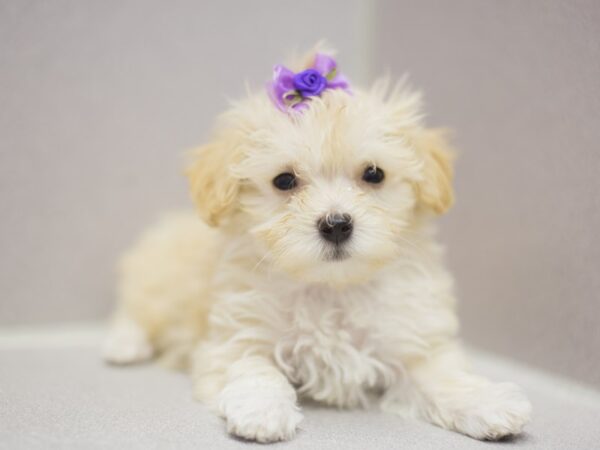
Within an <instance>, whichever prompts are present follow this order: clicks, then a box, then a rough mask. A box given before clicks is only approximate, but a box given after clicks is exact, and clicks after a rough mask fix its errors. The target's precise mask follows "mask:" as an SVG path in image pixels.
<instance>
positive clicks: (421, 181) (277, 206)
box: [105, 56, 531, 442]
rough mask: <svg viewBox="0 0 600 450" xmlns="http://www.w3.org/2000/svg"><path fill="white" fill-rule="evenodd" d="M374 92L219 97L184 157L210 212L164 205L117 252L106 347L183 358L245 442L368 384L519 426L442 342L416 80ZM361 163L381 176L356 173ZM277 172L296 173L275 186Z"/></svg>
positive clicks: (438, 143)
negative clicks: (328, 235)
mask: <svg viewBox="0 0 600 450" xmlns="http://www.w3.org/2000/svg"><path fill="white" fill-rule="evenodd" d="M309 58H310V56H309ZM308 62H310V60H308ZM306 63H307V60H305V61H300V62H299V63H298V64H297V65H296V66H295V67H294V68H295V69H296V70H299V69H302V68H304V67H306V66H307V65H308V64H306ZM388 91H389V89H388V87H387V83H385V82H381V83H378V84H376V85H375V86H374V87H373V88H372V89H370V90H368V91H362V90H358V89H355V90H354V92H353V94H352V95H349V94H347V93H345V92H342V91H327V92H325V93H324V94H323V95H322V97H321V98H315V99H314V100H313V101H312V102H311V105H310V108H309V109H308V110H307V111H306V112H304V113H303V114H301V115H298V116H288V115H286V114H283V113H281V112H280V111H279V110H277V109H276V108H275V107H274V106H273V105H272V104H271V102H270V101H269V99H268V98H267V96H266V95H265V94H264V93H262V92H261V93H258V94H255V95H250V96H249V98H247V99H246V100H244V101H242V102H240V103H238V104H235V105H234V106H233V107H232V109H231V110H230V111H229V112H227V113H226V114H225V115H224V116H223V117H222V119H221V121H220V123H219V126H218V127H217V130H216V132H215V136H214V138H213V140H212V141H211V142H210V143H209V144H208V145H206V146H204V147H202V148H201V149H199V150H198V151H197V152H196V153H195V154H194V156H193V158H192V161H191V163H190V165H189V168H188V171H187V173H188V176H189V179H190V185H191V192H192V196H193V199H194V201H195V203H196V205H197V207H198V210H199V212H200V215H201V216H202V218H203V219H204V221H205V222H206V223H207V224H209V225H211V226H208V225H206V224H204V223H202V222H201V221H200V220H199V219H197V218H196V216H195V215H194V214H191V213H182V214H175V215H172V216H169V217H167V218H166V219H165V220H164V221H163V222H161V223H160V224H158V226H156V227H155V228H153V229H151V230H150V231H149V232H147V234H146V235H145V236H144V237H143V238H142V240H141V241H140V243H139V244H138V245H137V246H136V247H135V248H134V249H132V250H131V251H130V252H129V253H128V254H127V255H126V256H125V258H124V259H123V262H122V266H121V269H122V279H121V283H120V303H119V307H118V310H117V314H116V319H115V324H114V328H113V331H112V333H111V335H110V337H109V339H108V341H107V344H106V349H105V357H106V359H107V360H108V361H111V362H114V363H129V362H136V361H140V360H144V359H148V358H150V357H151V356H152V355H155V354H157V355H161V357H162V358H163V359H166V360H168V362H169V363H170V364H186V363H189V364H188V366H189V368H190V371H191V374H192V377H193V381H194V390H195V393H196V395H197V397H198V398H199V399H200V400H201V401H203V402H205V403H206V404H207V405H209V406H210V407H211V408H212V409H214V411H216V413H218V414H220V415H221V416H222V417H223V418H224V419H225V421H226V424H227V429H228V431H229V432H230V433H232V434H235V435H237V436H240V437H243V438H246V439H252V440H257V441H260V442H272V441H278V440H286V439H290V438H292V437H293V436H294V434H295V432H296V429H297V427H298V424H299V423H300V421H301V420H302V414H301V412H300V408H299V406H298V400H299V398H300V397H305V398H310V399H314V400H316V401H319V402H323V403H325V404H328V405H334V406H339V407H356V406H363V405H365V404H366V403H367V402H368V401H370V400H371V399H376V400H377V401H380V402H381V405H382V407H383V408H384V409H385V410H387V411H391V412H394V413H397V414H400V415H402V416H405V417H416V418H421V419H423V420H427V421H429V422H431V423H434V424H436V425H439V426H441V427H444V428H447V429H450V430H455V431H458V432H461V433H464V434H467V435H469V436H472V437H474V438H478V439H498V438H502V437H504V436H508V435H513V434H517V433H520V432H521V430H522V429H523V426H524V425H525V424H526V423H527V422H528V421H529V417H530V410H531V406H530V404H529V402H528V400H527V399H526V398H525V397H524V395H523V394H522V393H521V392H520V391H519V389H518V388H517V387H516V386H514V385H512V384H506V383H499V384H497V383H492V382H490V381H487V380H485V379H483V378H481V377H479V376H476V375H473V374H472V373H471V372H470V370H469V368H468V365H467V363H466V362H465V359H464V356H463V352H462V349H461V346H460V343H459V342H458V340H457V330H458V322H457V318H456V314H455V301H454V297H453V294H452V280H451V277H450V276H449V274H448V272H447V271H446V269H445V268H444V266H443V264H442V262H441V250H440V248H439V247H438V245H437V244H436V243H435V241H434V233H433V230H432V223H431V222H432V219H433V218H434V216H435V215H436V214H441V213H443V212H445V211H446V210H447V209H448V208H449V207H450V205H451V203H452V188H451V178H452V177H451V175H452V172H451V152H450V150H449V149H448V145H447V143H446V137H445V135H444V133H442V132H441V131H439V130H431V129H427V128H425V126H424V124H423V120H422V112H421V107H420V100H419V96H418V95H417V94H415V93H412V92H410V91H408V90H407V89H405V88H403V87H402V86H400V87H399V88H396V89H395V90H392V92H391V93H388ZM372 164H374V165H376V166H377V167H379V168H381V169H382V170H384V172H385V179H384V182H383V183H382V184H381V185H369V184H367V183H365V182H364V181H362V180H361V174H362V172H363V171H364V169H365V167H367V166H369V165H372ZM281 172H293V173H295V174H296V175H297V177H298V180H299V185H298V187H297V188H296V189H294V190H292V191H278V190H276V189H275V188H274V187H273V184H272V180H273V178H274V177H275V176H277V175H278V174H279V173H281ZM333 212H339V213H345V214H350V215H351V216H352V218H353V223H354V233H353V235H352V237H351V239H350V241H349V243H348V245H347V246H346V250H347V255H348V257H347V258H345V259H342V260H333V259H332V258H331V257H330V256H331V255H330V254H331V247H330V245H331V244H329V243H327V242H325V241H324V240H322V239H321V238H320V236H319V234H318V231H317V228H316V222H317V220H318V219H319V218H320V217H322V216H324V215H326V214H331V213H333Z"/></svg>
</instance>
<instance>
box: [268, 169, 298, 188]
mask: <svg viewBox="0 0 600 450" xmlns="http://www.w3.org/2000/svg"><path fill="white" fill-rule="evenodd" d="M297 184H298V183H297V181H296V175H294V174H293V173H289V172H285V173H280V174H279V175H277V176H276V177H275V178H273V186H275V187H276V188H277V189H279V190H280V191H289V190H290V189H294V188H295V187H296V185H297Z"/></svg>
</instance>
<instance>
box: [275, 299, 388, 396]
mask: <svg viewBox="0 0 600 450" xmlns="http://www.w3.org/2000/svg"><path fill="white" fill-rule="evenodd" d="M363 297H364V296H361V295H360V293H359V295H355V296H348V295H341V294H337V293H335V292H333V293H332V292H327V291H319V290H309V291H308V292H300V293H297V294H295V295H294V296H292V298H291V299H290V309H289V314H288V317H287V319H288V322H287V323H286V325H285V326H283V327H282V328H281V335H280V337H279V339H278V341H277V343H276V345H275V350H274V356H275V360H276V362H277V364H278V365H279V367H280V369H281V370H282V371H283V372H284V373H285V374H286V376H287V377H288V379H289V380H290V381H291V382H292V383H293V384H295V385H296V386H297V388H298V392H299V393H300V394H301V395H305V396H308V397H310V398H313V399H315V400H318V401H322V402H325V403H328V404H333V405H337V406H354V405H356V404H360V403H365V402H366V396H367V393H368V392H369V391H371V390H374V389H378V388H383V387H385V386H388V385H389V384H391V383H392V382H393V380H394V379H395V376H396V375H395V374H396V373H397V369H398V368H396V367H394V366H393V365H392V364H391V363H389V362H386V361H385V357H384V355H382V354H381V350H380V346H379V343H378V342H377V339H375V338H374V335H375V333H374V322H375V321H376V319H375V311H373V307H374V305H373V304H372V302H371V304H369V303H368V302H366V301H365V299H363Z"/></svg>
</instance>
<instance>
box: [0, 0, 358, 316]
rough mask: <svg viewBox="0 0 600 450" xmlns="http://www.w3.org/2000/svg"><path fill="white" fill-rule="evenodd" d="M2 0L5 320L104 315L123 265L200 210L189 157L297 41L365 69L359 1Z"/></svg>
mask: <svg viewBox="0 0 600 450" xmlns="http://www.w3.org/2000/svg"><path fill="white" fill-rule="evenodd" d="M297 6H298V3H297V2H294V1H291V0H284V1H282V0H271V1H264V0H259V1H222V0H221V1H218V2H216V1H215V2H208V1H195V0H190V1H177V0H176V1H159V0H151V1H142V0H139V1H130V0H127V1H121V0H118V1H117V0H109V1H76V0H72V1H61V0H55V1H52V2H46V1H27V2H25V1H23V2H20V1H0V205H1V209H0V211H1V220H0V252H1V253H0V288H1V294H0V295H1V297H0V323H4V324H10V323H35V322H50V321H68V320H79V319H90V318H97V317H100V316H102V315H105V314H107V312H108V310H109V307H110V304H111V303H112V301H113V286H114V276H113V275H114V274H113V266H114V261H115V259H116V257H117V255H118V253H119V252H120V251H122V249H123V248H125V247H126V246H127V245H128V244H129V243H130V242H131V241H132V239H133V238H134V237H135V236H136V235H137V234H138V232H139V231H140V230H141V229H142V228H143V227H144V226H147V225H148V223H149V222H150V221H151V220H153V219H154V218H155V217H156V216H157V215H158V214H159V213H160V212H161V211H163V210H165V209H172V208H176V207H181V206H186V207H187V206H191V203H190V202H189V201H188V198H187V192H186V186H185V183H184V180H183V177H182V176H181V175H180V166H181V158H180V155H181V154H182V153H183V151H184V150H185V149H187V148H189V147H192V146H196V145H198V144H200V143H202V141H203V140H204V139H205V136H206V134H207V132H208V130H209V128H210V127H211V125H212V123H213V120H214V118H215V116H216V114H217V113H219V112H220V111H222V110H224V109H225V107H226V103H227V102H226V98H227V97H229V98H235V97H237V96H239V95H240V94H241V93H243V91H244V80H245V79H246V80H249V81H250V82H251V84H253V85H254V86H261V87H262V85H263V83H264V82H265V81H266V80H267V79H269V78H270V76H271V68H272V66H273V65H274V64H275V63H278V62H281V60H282V58H283V57H284V56H285V55H286V54H287V53H288V51H289V50H291V49H294V48H298V49H302V50H303V49H306V48H308V47H310V46H312V45H314V44H315V43H316V42H317V40H319V39H321V38H327V39H329V40H331V42H335V43H336V45H337V47H338V49H339V51H340V53H339V58H340V62H341V64H343V67H344V69H345V70H346V71H347V72H348V73H350V74H354V77H355V78H360V77H361V76H364V67H365V65H364V63H363V59H364V58H365V54H366V50H365V43H366V42H367V41H368V40H367V39H366V38H365V33H366V28H365V27H364V24H365V23H366V21H367V17H368V13H365V10H366V6H367V5H366V4H364V3H363V2H361V1H360V0H351V1H348V0H334V1H327V2H321V1H318V0H309V1H304V2H302V5H301V8H298V7H297Z"/></svg>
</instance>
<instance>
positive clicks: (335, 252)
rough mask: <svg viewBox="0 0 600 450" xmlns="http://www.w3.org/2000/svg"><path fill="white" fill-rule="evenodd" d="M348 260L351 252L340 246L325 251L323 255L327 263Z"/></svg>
mask: <svg viewBox="0 0 600 450" xmlns="http://www.w3.org/2000/svg"><path fill="white" fill-rule="evenodd" d="M348 258H350V252H348V251H347V250H346V249H344V248H342V247H340V246H339V245H336V246H334V247H331V248H327V249H325V252H324V255H323V259H324V260H325V261H332V262H336V261H343V260H345V259H348Z"/></svg>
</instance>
